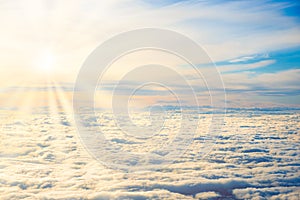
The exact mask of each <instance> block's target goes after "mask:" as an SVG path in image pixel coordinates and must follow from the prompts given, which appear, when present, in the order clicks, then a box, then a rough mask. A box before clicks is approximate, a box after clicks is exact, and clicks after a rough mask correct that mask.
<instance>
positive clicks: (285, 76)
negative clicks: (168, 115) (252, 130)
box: [0, 0, 300, 107]
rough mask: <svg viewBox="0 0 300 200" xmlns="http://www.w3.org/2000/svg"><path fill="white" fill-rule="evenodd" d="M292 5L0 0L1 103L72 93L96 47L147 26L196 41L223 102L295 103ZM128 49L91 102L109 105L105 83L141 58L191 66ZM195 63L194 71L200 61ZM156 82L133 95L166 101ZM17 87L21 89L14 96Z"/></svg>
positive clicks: (297, 44)
mask: <svg viewBox="0 0 300 200" xmlns="http://www.w3.org/2000/svg"><path fill="white" fill-rule="evenodd" d="M299 10H300V2H299V1H284V0H280V1H271V0H259V1H258V0H251V1H247V0H245V1H222V0H213V1H205V0H201V1H195V0H194V1H177V0H175V1H172V0H170V1H149V0H145V1H140V0H121V1H120V0H118V1H117V0H111V1H96V0H88V1H83V0H74V1H72V2H71V1H58V0H53V1H50V0H28V1H21V0H11V1H0V25H1V26H0V33H1V36H2V37H1V38H0V44H1V45H0V77H1V78H0V102H1V104H2V105H1V106H9V104H11V102H12V101H11V99H15V100H14V101H13V102H16V104H20V103H17V102H18V101H20V99H22V98H23V97H24V96H27V97H28V96H31V95H33V96H35V97H32V98H33V99H35V98H38V102H41V101H42V102H43V100H41V99H43V98H44V97H43V96H45V95H47V94H44V93H47V92H45V91H47V89H48V88H51V87H52V86H53V83H55V84H57V85H59V86H60V87H61V88H62V89H63V91H64V92H65V93H66V95H67V96H68V98H69V99H71V96H72V95H71V94H70V93H71V92H72V88H73V85H74V83H75V80H76V77H77V74H78V72H79V70H80V67H81V66H82V64H83V63H84V61H85V59H86V58H87V57H88V56H89V55H90V53H91V52H92V51H93V50H94V49H95V48H96V47H97V46H99V45H100V44H101V43H102V42H104V41H106V40H107V39H109V38H111V37H113V36H114V35H117V34H119V33H123V32H126V31H130V30H133V29H138V28H148V27H153V28H163V29H168V30H173V31H176V32H178V33H181V34H183V35H186V36H187V37H189V38H191V39H192V40H194V41H196V42H197V43H198V44H199V45H200V46H201V47H202V48H203V49H204V50H205V51H206V53H207V54H208V56H209V57H210V58H211V60H212V61H213V62H214V63H215V65H216V67H217V69H218V70H219V72H220V74H221V77H222V79H223V82H224V87H225V90H226V95H227V100H226V101H227V104H228V106H230V107H253V106H257V107H272V106H289V107H290V106H299V105H300V104H299V102H300V101H299V100H300V89H299V88H300V87H299V80H300V54H299V53H300V14H299ZM130 56H131V57H130ZM132 56H133V55H128V56H127V57H125V58H122V59H120V61H118V62H116V63H115V64H114V66H112V67H111V70H110V71H109V72H108V74H107V76H106V78H105V80H106V81H107V83H106V85H104V86H107V87H104V88H102V89H99V91H102V92H103V93H102V95H106V96H104V98H103V96H102V97H101V101H102V104H101V105H99V106H104V107H105V106H108V105H109V104H110V100H111V90H112V87H111V86H109V83H112V82H115V81H117V80H118V79H119V78H120V77H121V76H122V75H124V74H125V73H126V71H128V70H130V67H132V66H133V65H134V64H137V63H141V61H143V63H147V62H150V61H151V58H152V60H153V58H155V59H156V60H155V62H158V63H166V64H168V65H172V66H173V65H174V66H176V67H180V70H181V72H182V73H183V74H186V75H189V68H188V67H187V66H185V65H184V64H183V63H181V62H180V61H177V59H176V58H174V57H172V58H171V57H170V56H169V55H164V54H163V53H159V54H157V52H156V53H155V52H149V51H148V52H142V53H140V54H139V53H136V55H135V56H136V57H135V58H133V57H132ZM137 59H138V60H137ZM147 59H148V60H147ZM197 67H198V68H199V70H200V71H201V70H205V68H206V67H207V66H205V64H201V63H199V65H198V66H197ZM162 78H163V79H168V78H170V79H171V78H172V77H168V76H167V75H166V76H163V77H162ZM171 82H172V80H170V83H171ZM107 84H108V85H107ZM144 89H145V88H144ZM214 89H216V90H217V89H220V88H213V89H212V90H214ZM159 91H160V90H159V89H158V88H157V87H150V88H146V89H145V90H144V91H141V92H140V93H139V94H138V95H136V99H138V100H139V101H140V102H145V101H146V103H145V104H143V103H141V105H142V106H146V105H148V104H155V103H158V102H162V101H165V102H167V103H169V104H171V102H173V101H174V98H171V97H170V94H169V93H168V92H165V93H160V92H159ZM17 93H18V95H20V94H21V93H22V95H21V96H20V98H17V97H16V96H17V95H16V94H17ZM108 93H109V94H108ZM174 93H176V94H184V86H182V85H181V86H180V85H177V87H176V88H175V89H174ZM207 95H208V93H207V92H203V95H202V96H203V98H204V99H205V98H206V97H207ZM12 96H15V97H12ZM202 100H203V99H200V102H203V105H206V104H207V101H206V100H203V101H202ZM185 102H187V104H188V102H189V100H188V99H187V100H186V101H185ZM42 104H43V103H41V104H35V105H42Z"/></svg>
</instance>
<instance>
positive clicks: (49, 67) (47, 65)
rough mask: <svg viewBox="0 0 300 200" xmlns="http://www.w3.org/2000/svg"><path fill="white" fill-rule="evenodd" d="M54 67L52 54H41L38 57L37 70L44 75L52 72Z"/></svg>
mask: <svg viewBox="0 0 300 200" xmlns="http://www.w3.org/2000/svg"><path fill="white" fill-rule="evenodd" d="M54 65H55V56H54V54H53V53H52V52H43V53H42V54H40V55H39V57H38V62H37V68H38V70H39V71H41V72H44V73H50V72H52V71H53V69H54Z"/></svg>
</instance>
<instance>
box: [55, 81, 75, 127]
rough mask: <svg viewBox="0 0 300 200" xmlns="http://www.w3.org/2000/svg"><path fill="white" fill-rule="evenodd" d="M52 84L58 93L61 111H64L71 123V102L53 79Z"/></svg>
mask: <svg viewBox="0 0 300 200" xmlns="http://www.w3.org/2000/svg"><path fill="white" fill-rule="evenodd" d="M53 85H54V87H55V91H56V94H57V95H58V98H57V99H58V101H59V102H60V105H61V107H62V111H63V112H64V113H65V115H66V117H67V119H68V121H69V122H70V123H71V124H73V121H72V120H71V115H72V112H73V111H72V104H71V102H70V100H68V99H67V97H66V94H65V92H64V91H63V90H62V88H61V86H60V85H58V83H56V82H54V81H53Z"/></svg>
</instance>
